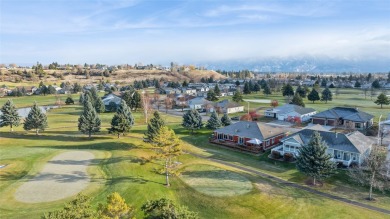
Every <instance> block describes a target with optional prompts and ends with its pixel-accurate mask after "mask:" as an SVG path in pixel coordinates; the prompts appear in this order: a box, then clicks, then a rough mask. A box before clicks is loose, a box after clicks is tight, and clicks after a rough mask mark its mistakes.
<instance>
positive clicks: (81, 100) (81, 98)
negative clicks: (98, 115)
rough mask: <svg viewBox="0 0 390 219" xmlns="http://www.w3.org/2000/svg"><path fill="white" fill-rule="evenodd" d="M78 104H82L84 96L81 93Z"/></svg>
mask: <svg viewBox="0 0 390 219" xmlns="http://www.w3.org/2000/svg"><path fill="white" fill-rule="evenodd" d="M79 103H80V104H84V94H83V93H80V97H79Z"/></svg>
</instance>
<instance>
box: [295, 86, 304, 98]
mask: <svg viewBox="0 0 390 219" xmlns="http://www.w3.org/2000/svg"><path fill="white" fill-rule="evenodd" d="M296 93H298V94H299V96H300V97H302V98H305V97H306V89H305V88H303V87H301V85H299V86H298V87H297V90H296Z"/></svg>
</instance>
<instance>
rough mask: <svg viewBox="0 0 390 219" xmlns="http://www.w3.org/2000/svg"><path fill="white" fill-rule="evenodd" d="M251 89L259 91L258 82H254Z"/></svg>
mask: <svg viewBox="0 0 390 219" xmlns="http://www.w3.org/2000/svg"><path fill="white" fill-rule="evenodd" d="M253 91H254V92H256V93H257V92H259V91H260V85H259V84H258V83H255V85H254V86H253Z"/></svg>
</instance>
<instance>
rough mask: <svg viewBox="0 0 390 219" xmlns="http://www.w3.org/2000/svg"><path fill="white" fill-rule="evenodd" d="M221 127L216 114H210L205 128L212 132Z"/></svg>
mask: <svg viewBox="0 0 390 219" xmlns="http://www.w3.org/2000/svg"><path fill="white" fill-rule="evenodd" d="M221 126H222V123H221V120H219V118H218V115H217V113H216V112H215V111H214V112H212V113H211V116H210V118H209V120H208V121H207V124H206V128H208V129H211V130H214V129H217V128H220V127H221Z"/></svg>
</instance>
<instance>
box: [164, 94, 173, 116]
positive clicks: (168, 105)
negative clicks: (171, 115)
mask: <svg viewBox="0 0 390 219" xmlns="http://www.w3.org/2000/svg"><path fill="white" fill-rule="evenodd" d="M164 104H165V113H168V109H172V105H173V99H172V98H171V97H170V96H168V95H167V97H166V98H165V100H164Z"/></svg>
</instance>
